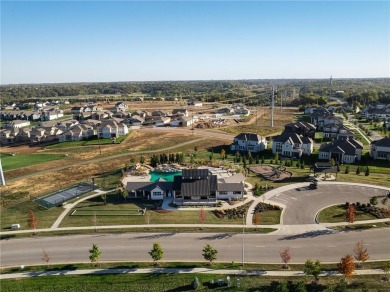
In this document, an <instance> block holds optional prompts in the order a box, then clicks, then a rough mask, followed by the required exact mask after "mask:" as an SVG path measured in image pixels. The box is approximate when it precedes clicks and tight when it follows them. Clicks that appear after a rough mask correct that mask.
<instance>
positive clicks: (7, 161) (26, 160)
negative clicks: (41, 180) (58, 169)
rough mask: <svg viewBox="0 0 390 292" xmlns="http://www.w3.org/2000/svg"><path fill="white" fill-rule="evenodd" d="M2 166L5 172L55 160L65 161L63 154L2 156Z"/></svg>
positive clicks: (0, 155)
mask: <svg viewBox="0 0 390 292" xmlns="http://www.w3.org/2000/svg"><path fill="white" fill-rule="evenodd" d="M0 158H1V164H2V166H3V170H4V171H8V170H12V169H17V168H21V167H26V166H31V165H34V164H39V163H45V162H49V161H53V160H58V159H63V158H65V156H64V155H63V154H41V153H40V154H16V155H14V156H12V155H9V154H4V153H1V154H0Z"/></svg>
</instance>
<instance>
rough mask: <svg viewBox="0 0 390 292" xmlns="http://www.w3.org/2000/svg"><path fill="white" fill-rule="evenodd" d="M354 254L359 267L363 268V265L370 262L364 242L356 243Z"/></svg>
mask: <svg viewBox="0 0 390 292" xmlns="http://www.w3.org/2000/svg"><path fill="white" fill-rule="evenodd" d="M353 252H354V253H355V259H356V260H357V262H358V263H357V266H358V267H361V266H362V264H363V263H364V262H365V261H366V260H368V258H369V256H368V252H367V248H364V242H363V240H361V241H359V242H358V243H356V245H355V248H354V249H353Z"/></svg>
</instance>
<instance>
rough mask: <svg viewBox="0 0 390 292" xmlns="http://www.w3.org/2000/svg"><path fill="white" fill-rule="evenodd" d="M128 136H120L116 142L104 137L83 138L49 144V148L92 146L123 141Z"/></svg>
mask: <svg viewBox="0 0 390 292" xmlns="http://www.w3.org/2000/svg"><path fill="white" fill-rule="evenodd" d="M126 137H127V136H119V137H118V138H117V139H116V140H115V143H113V142H112V139H110V138H104V139H103V138H102V139H97V138H95V139H90V140H81V141H65V142H60V143H57V144H54V145H49V146H47V147H46V148H47V149H55V148H71V147H77V146H90V145H107V144H118V143H121V142H122V141H123V140H124V139H126Z"/></svg>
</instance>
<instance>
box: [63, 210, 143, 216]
mask: <svg viewBox="0 0 390 292" xmlns="http://www.w3.org/2000/svg"><path fill="white" fill-rule="evenodd" d="M70 215H71V216H95V215H96V216H143V215H144V214H143V210H141V209H130V210H99V209H95V210H81V209H75V210H74V211H73V212H72V213H71V214H70Z"/></svg>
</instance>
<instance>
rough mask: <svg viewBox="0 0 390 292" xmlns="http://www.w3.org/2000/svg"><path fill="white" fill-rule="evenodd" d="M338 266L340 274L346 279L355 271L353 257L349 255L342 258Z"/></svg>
mask: <svg viewBox="0 0 390 292" xmlns="http://www.w3.org/2000/svg"><path fill="white" fill-rule="evenodd" d="M337 266H338V268H339V272H340V274H343V275H344V277H345V278H349V277H351V276H352V274H353V272H354V271H355V262H354V260H353V256H351V255H350V254H347V255H346V256H345V257H343V258H341V260H340V263H339V264H338V265H337Z"/></svg>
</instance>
